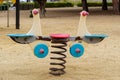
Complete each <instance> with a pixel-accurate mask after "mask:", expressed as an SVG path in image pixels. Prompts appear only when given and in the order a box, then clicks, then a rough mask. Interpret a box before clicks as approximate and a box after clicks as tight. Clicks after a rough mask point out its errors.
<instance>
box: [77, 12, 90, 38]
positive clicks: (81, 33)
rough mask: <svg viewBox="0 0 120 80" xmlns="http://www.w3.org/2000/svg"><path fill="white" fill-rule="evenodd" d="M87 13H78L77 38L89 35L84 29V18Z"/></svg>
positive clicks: (85, 28)
mask: <svg viewBox="0 0 120 80" xmlns="http://www.w3.org/2000/svg"><path fill="white" fill-rule="evenodd" d="M88 14H89V13H88V12H86V11H82V12H80V20H79V25H78V31H77V36H80V37H81V38H83V37H84V36H85V35H86V34H90V33H89V32H88V30H87V27H86V17H87V15H88Z"/></svg>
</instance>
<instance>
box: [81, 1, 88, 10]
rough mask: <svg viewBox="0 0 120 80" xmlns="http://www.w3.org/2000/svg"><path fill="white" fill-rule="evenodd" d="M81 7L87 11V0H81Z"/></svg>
mask: <svg viewBox="0 0 120 80" xmlns="http://www.w3.org/2000/svg"><path fill="white" fill-rule="evenodd" d="M82 7H83V10H85V11H88V5H87V0H82Z"/></svg>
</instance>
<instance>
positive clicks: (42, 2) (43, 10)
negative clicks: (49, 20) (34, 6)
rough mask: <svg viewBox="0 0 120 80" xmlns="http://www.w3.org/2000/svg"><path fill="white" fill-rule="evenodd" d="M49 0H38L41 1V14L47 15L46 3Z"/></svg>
mask: <svg viewBox="0 0 120 80" xmlns="http://www.w3.org/2000/svg"><path fill="white" fill-rule="evenodd" d="M46 1H47V0H37V2H38V3H39V7H40V16H45V12H46V10H45V4H46Z"/></svg>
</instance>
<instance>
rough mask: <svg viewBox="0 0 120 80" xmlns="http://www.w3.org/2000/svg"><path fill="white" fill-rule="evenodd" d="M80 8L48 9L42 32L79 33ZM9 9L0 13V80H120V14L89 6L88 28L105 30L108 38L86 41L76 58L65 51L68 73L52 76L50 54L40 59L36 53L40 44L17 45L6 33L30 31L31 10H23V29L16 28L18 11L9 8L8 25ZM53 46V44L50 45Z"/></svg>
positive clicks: (42, 22) (94, 30)
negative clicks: (98, 41)
mask: <svg viewBox="0 0 120 80" xmlns="http://www.w3.org/2000/svg"><path fill="white" fill-rule="evenodd" d="M80 10H81V8H58V9H57V8H52V9H51V8H47V13H46V17H45V18H41V25H42V33H43V34H44V35H46V36H48V35H49V34H50V33H69V34H70V35H71V36H75V35H76V31H77V25H78V21H79V11H80ZM6 14H7V13H6V12H0V80H120V53H119V52H120V49H119V48H120V15H114V14H113V13H112V11H111V10H109V11H101V9H100V8H97V9H94V8H92V9H90V15H89V16H88V18H87V27H88V30H89V31H90V32H91V33H103V34H107V35H108V36H109V37H108V38H106V39H105V40H103V41H102V42H100V43H98V44H86V43H83V45H84V47H85V53H84V55H83V56H82V57H80V58H77V59H76V58H74V57H72V56H71V55H70V54H69V46H70V45H71V42H69V43H68V52H67V53H66V55H67V58H66V61H67V63H66V69H65V71H66V74H64V75H62V76H58V77H56V76H52V75H50V74H48V73H49V67H50V65H49V63H50V59H49V58H50V56H51V55H50V54H49V55H48V56H47V57H46V58H44V59H38V58H37V57H35V56H34V54H33V48H34V45H36V44H37V43H46V44H47V45H48V46H50V43H48V42H43V41H35V42H33V43H31V44H25V45H22V44H17V43H15V42H13V41H12V40H11V39H10V38H9V37H7V36H6V34H8V33H27V32H28V31H29V29H30V27H31V26H32V18H29V11H21V12H20V14H21V15H20V16H21V19H20V27H21V29H20V30H16V29H15V11H10V18H9V19H10V21H9V23H10V24H9V27H7V26H6V25H7V24H6V23H7V21H6ZM49 48H50V47H49Z"/></svg>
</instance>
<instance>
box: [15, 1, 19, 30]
mask: <svg viewBox="0 0 120 80" xmlns="http://www.w3.org/2000/svg"><path fill="white" fill-rule="evenodd" d="M19 5H20V1H19V0H16V29H20V8H19Z"/></svg>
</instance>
